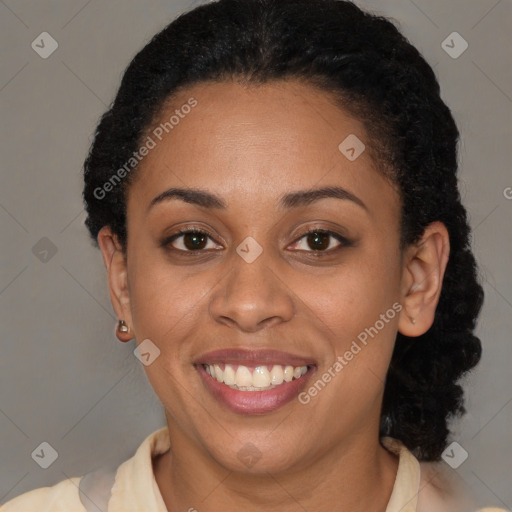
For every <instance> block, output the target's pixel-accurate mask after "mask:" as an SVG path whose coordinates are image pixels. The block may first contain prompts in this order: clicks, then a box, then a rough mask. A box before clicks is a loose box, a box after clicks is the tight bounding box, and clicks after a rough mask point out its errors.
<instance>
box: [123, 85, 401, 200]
mask: <svg viewBox="0 0 512 512" xmlns="http://www.w3.org/2000/svg"><path fill="white" fill-rule="evenodd" d="M190 105H194V106H193V107H191V106H190ZM146 136H147V137H150V138H151V140H152V141H153V144H152V145H153V148H152V149H151V150H150V151H149V153H148V154H147V156H145V157H144V158H143V160H142V161H141V163H140V164H139V167H138V169H137V176H136V179H135V180H134V182H133V183H132V186H131V187H130V192H129V197H128V203H129V204H128V207H129V208H130V202H132V203H135V202H136V203H137V204H149V203H150V202H151V200H152V199H153V198H154V197H155V196H156V195H158V194H159V193H161V192H163V191H164V190H166V189H167V188H170V187H176V186H179V187H194V188H202V189H208V190H210V191H212V192H215V193H218V194H219V195H222V196H225V197H231V198H233V197H236V200H237V201H239V202H245V201H251V200H252V199H253V198H254V197H258V199H259V204H262V205H263V204H265V205H266V203H267V201H269V202H276V199H277V197H279V196H282V194H283V192H289V191H290V190H293V189H298V188H301V189H304V188H312V187H315V186H316V185H344V186H346V187H347V188H351V189H352V190H351V191H353V192H355V191H356V190H358V191H359V193H360V194H363V195H366V196H367V198H368V200H370V201H371V200H372V197H371V196H372V194H375V193H377V192H378V190H379V189H380V190H381V192H382V187H385V186H387V187H388V188H389V184H388V183H387V181H386V180H385V179H384V178H383V177H382V176H381V174H380V172H378V170H377V165H376V164H375V162H374V160H373V159H372V157H371V156H370V151H368V150H366V149H364V150H362V152H361V154H360V155H359V156H358V157H357V158H356V159H355V160H353V159H350V158H347V155H348V156H352V155H353V152H352V153H350V152H349V153H347V152H346V150H347V147H348V149H351V147H354V148H355V150H356V151H357V152H359V151H361V149H362V148H364V147H365V146H366V148H368V147H369V146H370V141H369V140H368V139H367V135H366V131H365V129H364V125H363V123H362V122H361V121H360V120H358V119H354V118H353V117H351V116H349V115H348V114H347V113H346V112H344V111H343V110H341V109H340V108H339V107H338V106H336V105H335V103H334V98H333V97H332V96H330V95H329V94H328V93H326V92H324V91H321V90H319V89H317V88H315V87H313V86H310V85H308V84H303V83H300V82H295V81H288V82H274V83H271V84H265V85H261V86H252V85H251V86H245V85H240V84H238V83H234V82H222V83H201V84H197V85H194V86H191V87H188V88H186V89H183V90H181V91H180V92H179V93H178V94H177V95H175V96H174V97H173V98H172V100H171V101H169V102H168V103H167V104H166V105H165V106H164V107H163V108H162V109H161V111H160V113H159V118H158V119H157V120H156V121H155V122H154V123H153V125H152V126H151V127H149V128H148V130H147V133H146ZM344 141H348V143H345V142H344ZM340 144H341V146H340ZM358 144H359V145H358ZM363 144H364V146H363ZM349 146H350V147H349ZM363 192H364V193H363ZM388 193H391V194H392V191H388ZM384 195H385V191H384Z"/></svg>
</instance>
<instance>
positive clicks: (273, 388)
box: [194, 349, 316, 414]
mask: <svg viewBox="0 0 512 512" xmlns="http://www.w3.org/2000/svg"><path fill="white" fill-rule="evenodd" d="M194 366H195V368H196V370H197V371H198V372H199V375H200V376H201V379H202V381H203V383H204V384H205V386H206V388H207V389H208V391H209V392H210V394H211V395H212V396H213V397H214V398H215V399H217V401H218V402H220V403H221V405H224V406H226V407H227V408H228V409H230V410H231V411H233V412H236V413H240V414H264V413H269V412H272V411H275V410H276V409H279V408H280V407H282V406H284V405H285V404H286V403H288V402H290V401H291V400H293V398H294V397H296V396H297V395H298V394H299V393H300V391H301V390H302V389H303V388H304V387H305V385H306V381H307V380H308V379H309V377H310V376H311V374H312V373H313V372H314V371H315V370H316V364H315V363H314V361H312V360H309V359H305V358H302V357H299V356H295V355H292V354H286V353H284V352H277V351H274V350H267V351H246V350H238V349H237V350H222V351H216V352H210V353H209V354H205V355H204V356H202V357H201V359H200V360H198V361H196V363H195V364H194Z"/></svg>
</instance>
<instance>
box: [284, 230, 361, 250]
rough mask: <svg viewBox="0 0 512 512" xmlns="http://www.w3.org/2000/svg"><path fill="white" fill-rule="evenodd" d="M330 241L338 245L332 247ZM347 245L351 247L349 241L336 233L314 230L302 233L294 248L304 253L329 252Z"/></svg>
mask: <svg viewBox="0 0 512 512" xmlns="http://www.w3.org/2000/svg"><path fill="white" fill-rule="evenodd" d="M332 239H334V240H336V241H337V242H338V245H334V247H333V244H332ZM301 241H304V242H301ZM301 243H302V246H301ZM349 245H351V244H350V242H349V240H347V239H346V238H345V237H343V236H341V235H340V234H338V233H335V232H333V231H327V230H323V229H314V230H311V231H308V232H307V233H304V235H302V236H301V237H300V238H299V239H298V240H297V241H296V242H295V243H294V248H295V249H298V250H301V251H305V252H330V251H331V250H335V249H338V248H339V247H341V246H349Z"/></svg>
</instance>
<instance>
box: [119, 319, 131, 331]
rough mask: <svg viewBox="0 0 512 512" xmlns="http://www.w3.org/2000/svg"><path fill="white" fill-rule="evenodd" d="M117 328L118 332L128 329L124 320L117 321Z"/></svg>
mask: <svg viewBox="0 0 512 512" xmlns="http://www.w3.org/2000/svg"><path fill="white" fill-rule="evenodd" d="M117 330H118V331H119V332H128V330H129V329H128V326H127V325H126V322H125V321H124V320H119V323H118V324H117Z"/></svg>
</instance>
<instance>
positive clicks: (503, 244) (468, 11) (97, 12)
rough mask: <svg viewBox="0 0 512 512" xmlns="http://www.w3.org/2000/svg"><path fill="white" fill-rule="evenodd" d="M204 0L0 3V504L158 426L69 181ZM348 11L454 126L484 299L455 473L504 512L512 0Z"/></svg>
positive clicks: (507, 502)
mask: <svg viewBox="0 0 512 512" xmlns="http://www.w3.org/2000/svg"><path fill="white" fill-rule="evenodd" d="M198 3H199V2H198V1H190V0H183V1H177V0H173V1H166V2H164V1H157V0H150V1H144V2H143V1H141V0H130V1H126V0H125V1H123V2H121V1H120V0H108V1H101V2H100V1H99V0H90V1H87V0H73V1H69V0H68V1H64V0H54V1H45V2H36V1H34V0H32V1H23V0H6V1H0V34H1V35H0V37H1V42H2V44H1V50H0V51H1V54H0V59H1V70H2V72H1V77H0V118H1V119H2V139H1V155H2V158H1V163H0V165H1V167H2V188H1V197H0V224H1V228H2V235H1V240H2V247H3V250H2V260H1V273H0V301H1V305H2V307H1V315H2V317H1V318H2V343H1V354H0V357H1V359H0V365H1V366H0V432H1V446H2V449H1V469H0V503H2V502H5V501H8V500H9V499H11V498H13V497H14V496H17V495H19V494H21V493H23V492H26V491H28V490H30V489H33V488H36V487H41V486H45V485H53V484H55V483H56V482H58V481H60V480H62V479H64V478H66V477H71V476H80V475H82V474H84V473H86V472H87V471H90V470H92V469H94V468H96V467H98V466H100V465H103V464H116V465H117V464H120V463H121V462H123V461H124V460H126V459H127V458H129V457H130V456H131V455H132V454H133V453H134V451H135V449H136V448H137V447H138V445H139V444H140V442H141V441H142V440H143V439H144V438H145V437H146V436H147V435H148V434H150V433H151V432H153V431H154V430H156V429H157V428H160V427H161V426H164V425H165V419H164V416H163V412H162V409H161V406H160V403H159V401H158V399H157V398H156V396H155V395H154V393H153V391H152V389H151V387H150V386H149V383H148V382H147V380H146V377H145V375H144V372H143V368H142V365H141V364H140V363H139V361H138V360H137V359H136V358H135V357H134V355H133V350H134V348H135V345H134V342H133V341H132V342H130V343H127V344H121V343H119V342H118V341H117V339H116V338H115V335H114V326H115V316H114V314H113V310H112V307H111V304H110V299H109V295H108V289H107V284H106V273H105V269H104V267H103V262H102V259H101V254H100V252H99V250H96V249H95V248H93V246H92V245H91V243H90V241H89V239H88V236H87V233H86V229H85V226H84V224H83V222H84V219H85V213H84V211H83V207H82V204H81V191H82V180H81V174H80V173H81V166H82V163H83V160H84V158H85V156H86V152H87V149H88V147H89V144H90V142H91V137H92V133H93V131H94V128H95V126H96V123H97V121H98V119H99V116H100V115H101V114H102V113H103V112H104V111H105V109H106V107H107V105H108V104H109V103H110V102H111V101H112V99H113V97H114V95H115V92H116V89H117V87H118V85H119V81H120V78H121V74H122V72H123V70H124V69H125V67H126V66H127V64H128V63H129V61H130V60H131V58H132V57H133V56H134V54H135V52H136V51H138V50H139V49H140V48H142V46H143V45H144V44H145V43H146V42H147V41H148V40H149V39H150V37H151V36H152V35H153V34H154V33H156V32H157V31H158V30H160V29H161V28H163V27H164V26H165V25H166V24H167V23H168V22H169V21H170V20H171V19H172V18H174V17H175V16H176V15H177V14H179V13H181V12H184V11H186V10H188V9H189V8H191V7H194V6H195V5H197V4H198ZM357 3H358V4H359V5H360V6H362V7H366V8H370V9H372V10H374V11H376V12H378V13H381V14H385V15H387V16H391V17H393V18H394V19H395V20H396V21H397V22H398V24H399V26H400V28H401V30H402V31H403V32H404V33H405V35H406V36H407V37H409V39H410V40H411V42H412V43H413V44H415V45H416V46H417V47H418V49H419V50H420V51H421V52H422V53H423V54H424V55H425V57H426V58H427V60H428V61H429V62H430V63H431V65H432V66H433V67H434V70H435V72H436V74H437V76H438V78H439V80H440V83H441V88H442V96H443V99H444V100H445V101H446V102H447V103H448V105H449V106H450V107H451V109H452V111H453V113H454V116H455V118H456V120H457V122H458V126H459V128H460V131H461V134H462V144H461V146H460V160H461V171H460V181H461V191H462V195H463V200H464V203H465V205H466V207H467V209H468V212H469V214H470V219H471V225H472V227H473V229H474V240H473V246H474V250H475V254H476V257H477V259H478V261H479V264H480V268H481V274H482V281H483V284H484V287H485V292H486V303H485V306H484V311H483V314H482V316H481V319H480V322H479V325H478V334H479V335H480V336H481V339H482V341H483V345H484V355H483V359H482V362H481V364H480V366H479V367H478V369H477V370H476V371H475V372H473V373H472V374H471V376H470V377H469V378H468V379H466V381H465V386H466V389H467V408H468V414H467V415H466V416H465V417H464V419H463V420H462V421H460V422H458V423H457V424H455V425H454V436H453V439H454V440H456V441H457V442H458V443H460V445H461V446H462V447H463V448H464V449H465V450H466V451H467V452H468V454H469V457H468V459H467V460H466V461H465V462H464V463H463V464H462V465H461V466H460V467H459V468H458V469H457V470H456V474H457V475H459V476H460V477H461V478H463V479H464V480H465V481H466V482H467V483H468V484H469V485H471V486H472V487H473V488H474V489H475V490H476V491H477V492H478V494H479V496H480V501H481V503H482V504H496V505H499V506H504V507H507V508H511V507H512V486H511V485H510V474H511V464H510V461H511V460H512V439H511V432H512V429H511V424H512V422H511V419H512V404H511V401H512V379H511V377H510V367H511V362H512V344H511V343H510V332H511V328H512V322H511V318H512V314H511V313H512V304H511V302H512V283H511V279H512V272H510V268H511V253H512V250H511V249H512V247H511V244H512V242H511V240H512V237H511V228H510V226H511V221H512V200H511V199H507V197H506V195H508V197H511V195H512V190H510V189H508V188H507V187H512V175H511V172H510V161H511V160H512V153H511V146H512V144H511V126H512V122H511V121H512V119H511V111H512V79H511V78H512V77H511V66H510V64H511V61H510V48H511V42H512V41H511V34H512V26H511V25H512V2H511V0H501V1H497V0H485V1H484V0H471V1H468V0H456V1H441V0H436V1H431V0H430V1H427V0H414V1H413V0H392V1H387V2H377V1H362V2H357ZM44 31H46V32H49V33H50V34H51V35H52V37H53V38H55V40H56V41H57V42H58V44H59V47H58V49H57V50H56V51H55V53H53V54H52V55H51V56H50V57H49V58H47V59H43V58H41V57H40V56H39V55H38V54H37V53H36V52H35V51H34V50H33V49H32V48H31V43H32V41H33V40H35V39H36V37H37V36H38V35H39V34H40V33H42V32H44ZM453 31H457V32H459V33H460V34H461V35H462V37H463V38H464V39H465V40H466V41H467V42H468V44H469V47H468V49H467V50H466V51H465V52H464V53H463V54H462V55H461V56H460V57H458V58H457V59H454V58H452V57H450V56H449V55H448V54H447V53H446V52H445V51H444V49H443V48H442V46H441V43H442V41H443V40H445V38H446V37H447V36H448V35H449V34H451V33H452V32H453ZM507 191H510V192H511V193H510V194H507ZM43 237H47V238H48V239H49V240H51V243H52V244H53V245H54V246H55V249H56V253H55V254H53V255H52V252H51V250H50V252H48V253H47V254H46V255H45V254H44V253H43V252H41V247H42V248H43V249H45V248H46V249H51V244H50V243H49V242H48V241H47V240H43V241H42V242H40V239H41V238H43ZM38 242H39V245H37V246H36V244H37V243H38ZM34 246H36V249H34V250H33V247H34ZM37 248H39V249H37ZM55 249H54V251H55ZM34 253H35V254H34ZM45 259H46V261H45ZM43 441H46V442H48V443H50V445H52V446H53V447H54V448H55V449H56V450H57V452H58V458H57V460H56V461H55V462H54V463H53V464H52V465H51V466H50V467H49V468H48V469H42V468H40V467H39V466H38V465H37V464H36V463H35V462H34V460H33V459H32V457H31V453H32V452H33V451H34V450H35V449H36V447H38V445H39V444H40V443H41V442H43Z"/></svg>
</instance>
